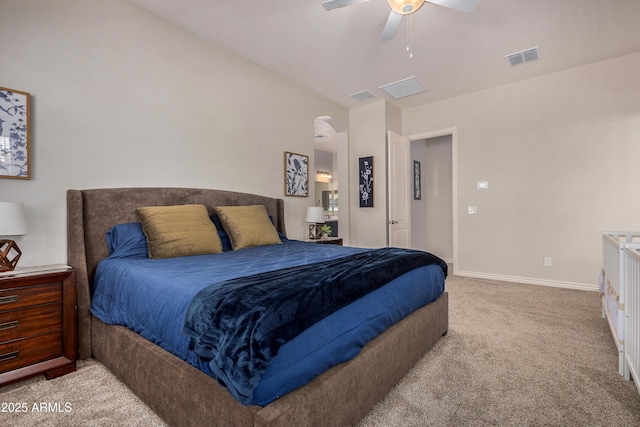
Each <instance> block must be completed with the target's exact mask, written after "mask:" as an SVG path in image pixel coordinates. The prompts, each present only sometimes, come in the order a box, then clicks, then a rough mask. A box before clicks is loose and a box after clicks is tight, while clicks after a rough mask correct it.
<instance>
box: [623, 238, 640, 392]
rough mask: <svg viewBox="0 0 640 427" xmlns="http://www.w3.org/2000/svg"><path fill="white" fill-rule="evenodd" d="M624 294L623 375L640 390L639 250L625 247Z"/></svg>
mask: <svg viewBox="0 0 640 427" xmlns="http://www.w3.org/2000/svg"><path fill="white" fill-rule="evenodd" d="M623 257H624V278H623V283H624V285H625V286H626V289H625V295H626V303H625V324H624V328H625V329H624V330H625V331H626V332H625V343H624V361H625V366H624V377H625V379H627V380H629V379H630V377H633V381H634V382H635V383H636V388H637V389H638V392H640V379H638V375H639V374H640V250H639V249H637V248H629V247H627V248H625V250H624V256H623Z"/></svg>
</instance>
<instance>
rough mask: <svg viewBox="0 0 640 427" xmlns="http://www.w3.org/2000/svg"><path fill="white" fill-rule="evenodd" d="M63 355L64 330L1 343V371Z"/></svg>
mask: <svg viewBox="0 0 640 427" xmlns="http://www.w3.org/2000/svg"><path fill="white" fill-rule="evenodd" d="M60 355H62V331H57V332H52V333H49V334H45V335H38V336H35V337H31V338H25V339H21V340H16V341H11V342H8V343H5V344H1V345H0V373H2V372H7V371H11V370H13V369H17V368H21V367H23V366H28V365H31V364H34V363H37V362H42V361H43V360H48V359H53V358H54V357H57V356H60Z"/></svg>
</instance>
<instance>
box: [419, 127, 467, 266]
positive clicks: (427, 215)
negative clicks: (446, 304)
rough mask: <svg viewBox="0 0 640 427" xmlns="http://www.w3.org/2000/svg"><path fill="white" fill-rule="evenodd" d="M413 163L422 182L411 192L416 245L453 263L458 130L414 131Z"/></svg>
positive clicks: (454, 251) (454, 257)
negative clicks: (416, 190) (416, 133)
mask: <svg viewBox="0 0 640 427" xmlns="http://www.w3.org/2000/svg"><path fill="white" fill-rule="evenodd" d="M409 139H410V141H411V167H412V170H413V169H414V168H415V167H416V162H418V163H419V164H418V165H417V167H419V170H420V182H419V183H416V185H419V186H420V191H419V192H418V193H416V192H413V194H412V195H411V197H412V201H411V237H412V244H411V245H412V247H413V248H415V249H421V250H425V251H428V252H431V253H433V254H435V255H437V256H439V257H440V258H442V259H443V260H445V261H446V262H447V263H449V264H454V269H455V259H456V249H457V247H456V246H457V245H456V239H457V232H456V231H457V230H456V228H457V227H456V226H457V220H456V214H455V212H456V208H455V205H456V192H457V190H456V189H457V183H456V173H455V166H456V132H455V129H446V130H443V131H439V132H433V133H428V134H420V135H414V136H411V137H410V138H409Z"/></svg>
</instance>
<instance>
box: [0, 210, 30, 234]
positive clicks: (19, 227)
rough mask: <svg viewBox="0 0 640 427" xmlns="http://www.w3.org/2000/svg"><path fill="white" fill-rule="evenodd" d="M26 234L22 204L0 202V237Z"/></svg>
mask: <svg viewBox="0 0 640 427" xmlns="http://www.w3.org/2000/svg"><path fill="white" fill-rule="evenodd" d="M24 234H27V220H26V219H25V216H24V205H23V204H22V203H13V202H0V236H21V235H24Z"/></svg>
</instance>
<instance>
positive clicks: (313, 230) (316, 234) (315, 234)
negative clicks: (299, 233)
mask: <svg viewBox="0 0 640 427" xmlns="http://www.w3.org/2000/svg"><path fill="white" fill-rule="evenodd" d="M321 236H322V234H321V233H320V225H319V224H309V239H311V240H317V239H319V238H320V237H321Z"/></svg>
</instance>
